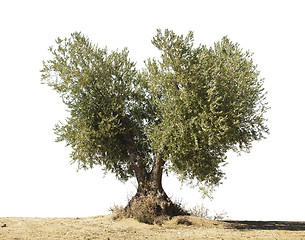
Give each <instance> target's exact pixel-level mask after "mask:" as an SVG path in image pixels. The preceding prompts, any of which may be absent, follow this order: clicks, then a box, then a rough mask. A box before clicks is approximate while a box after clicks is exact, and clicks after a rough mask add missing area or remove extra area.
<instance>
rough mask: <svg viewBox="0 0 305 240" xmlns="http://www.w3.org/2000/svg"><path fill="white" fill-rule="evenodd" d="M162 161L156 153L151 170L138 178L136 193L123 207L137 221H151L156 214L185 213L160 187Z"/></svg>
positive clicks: (171, 214) (173, 214) (170, 215)
mask: <svg viewBox="0 0 305 240" xmlns="http://www.w3.org/2000/svg"><path fill="white" fill-rule="evenodd" d="M164 163H165V162H164V161H163V160H162V157H161V156H159V155H157V156H156V159H155V165H154V167H153V169H152V171H151V172H150V173H149V174H146V175H145V176H146V177H145V178H143V179H140V182H138V189H137V193H136V195H135V196H134V197H133V198H132V199H131V200H130V201H129V203H128V205H127V207H126V208H125V210H126V211H127V212H128V213H129V215H130V216H132V217H135V218H137V219H138V220H139V221H142V222H147V223H152V222H151V219H154V218H155V217H157V216H169V217H173V216H178V215H186V214H187V213H186V212H185V211H184V210H183V209H182V208H181V207H180V206H178V205H177V204H174V203H173V202H172V201H171V200H170V198H169V197H168V196H167V194H166V193H165V191H164V189H163V187H162V172H163V166H164ZM137 179H139V178H138V177H137Z"/></svg>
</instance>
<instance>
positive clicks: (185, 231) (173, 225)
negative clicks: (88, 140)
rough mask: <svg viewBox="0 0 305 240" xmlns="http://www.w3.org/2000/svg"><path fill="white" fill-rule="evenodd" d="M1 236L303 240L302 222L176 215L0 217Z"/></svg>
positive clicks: (32, 237)
mask: <svg viewBox="0 0 305 240" xmlns="http://www.w3.org/2000/svg"><path fill="white" fill-rule="evenodd" d="M0 239H1V240H2V239H5V240H9V239H14V240H18V239H88V240H89V239H92V240H93V239H105V240H108V239H109V240H113V239H159V240H162V239H185V240H186V239H305V222H250V221H248V222H240V221H211V220H205V219H203V218H198V217H175V218H173V219H172V220H170V221H166V222H163V224H162V225H157V224H156V225H147V224H144V223H139V222H137V221H136V220H134V219H121V220H113V218H112V216H111V215H107V216H97V217H88V218H0Z"/></svg>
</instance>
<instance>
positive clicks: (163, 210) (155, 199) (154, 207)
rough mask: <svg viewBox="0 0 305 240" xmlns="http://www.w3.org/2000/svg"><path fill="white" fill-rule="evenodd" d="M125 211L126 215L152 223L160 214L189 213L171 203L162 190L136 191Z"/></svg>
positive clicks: (167, 215)
mask: <svg viewBox="0 0 305 240" xmlns="http://www.w3.org/2000/svg"><path fill="white" fill-rule="evenodd" d="M125 212H126V214H127V216H128V217H133V218H136V219H137V220H138V221H139V222H144V223H148V224H153V223H154V222H155V220H156V219H158V218H159V217H160V216H162V217H168V218H171V217H174V216H179V215H189V214H188V213H187V212H186V211H184V210H183V209H182V208H181V207H180V206H179V205H177V204H175V203H173V202H172V201H171V200H170V198H168V196H167V195H166V193H165V192H164V190H162V191H145V192H141V191H140V192H139V191H138V192H137V194H136V195H135V196H134V197H133V198H132V199H131V200H130V201H129V203H128V205H127V206H126V207H125Z"/></svg>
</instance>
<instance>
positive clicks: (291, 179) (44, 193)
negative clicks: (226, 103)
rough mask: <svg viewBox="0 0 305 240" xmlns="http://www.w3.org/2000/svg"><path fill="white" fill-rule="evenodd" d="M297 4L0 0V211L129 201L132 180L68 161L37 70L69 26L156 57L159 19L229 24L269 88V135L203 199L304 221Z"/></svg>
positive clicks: (55, 111) (139, 57) (174, 192)
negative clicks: (154, 39)
mask: <svg viewBox="0 0 305 240" xmlns="http://www.w3.org/2000/svg"><path fill="white" fill-rule="evenodd" d="M304 9H305V8H304V6H303V1H301V0H300V1H296V0H287V1H271V0H270V1H266V0H259V1H257V0H256V1H244V0H243V1H227V0H224V1H220V0H216V1H215V0H214V1H195V0H188V1H177V0H175V1H167V0H157V1H156V0H154V1H118V0H112V1H93V0H86V1H75V0H73V1H72V0H71V1H70V0H60V1H59V0H56V1H54V0H52V1H21V0H20V1H14V0H3V1H1V2H0V84H1V85H0V107H1V108H0V114H1V115H0V134H1V135H0V136H1V137H0V216H2V217H9V216H20V217H72V216H73V217H74V216H78V217H83V216H95V215H100V214H107V213H108V209H109V207H111V206H113V205H114V203H116V204H125V203H126V201H127V197H128V196H130V195H131V194H132V192H133V191H134V186H133V184H132V183H128V184H126V185H124V184H122V183H120V182H118V181H117V180H115V178H114V177H113V176H112V175H107V176H106V177H105V178H103V173H102V172H101V170H100V168H96V169H93V170H88V171H80V172H76V167H77V166H76V165H70V164H69V161H70V159H69V153H70V149H69V148H66V147H65V144H64V143H55V142H54V140H55V138H56V136H55V135H54V133H53V130H52V129H53V128H54V125H55V124H56V123H57V122H58V121H59V120H64V119H65V117H66V116H67V113H66V111H65V106H64V105H63V103H62V102H61V100H60V98H59V96H58V95H57V94H56V93H55V92H53V91H52V90H51V89H50V88H49V87H47V86H45V85H41V84H40V72H39V70H40V69H41V68H42V61H43V60H47V59H48V58H49V57H50V54H49V52H48V47H49V46H51V45H55V42H54V40H55V39H56V38H57V37H69V36H70V33H72V32H74V31H81V32H82V33H83V34H85V35H87V36H88V37H89V38H90V39H91V40H92V41H93V42H94V43H98V44H99V46H101V47H104V46H108V48H109V49H110V50H115V49H117V48H118V49H122V48H123V47H128V48H129V50H130V57H131V58H132V60H134V61H136V62H137V63H138V67H139V68H140V67H143V60H145V59H147V58H149V57H154V56H155V57H156V56H158V51H157V50H156V49H154V47H153V46H152V44H151V42H150V41H151V39H152V37H153V36H154V35H155V34H156V29H157V28H161V29H165V28H169V29H172V30H174V31H175V32H176V33H178V34H187V32H188V31H189V30H193V31H194V33H195V43H197V44H198V43H203V44H206V45H208V46H212V44H213V42H215V41H217V40H220V39H221V38H222V37H223V36H224V35H228V37H229V38H230V39H231V40H232V41H234V42H238V43H240V45H241V47H243V48H244V49H245V50H247V49H249V50H250V51H251V52H254V57H253V58H254V61H255V63H256V64H258V69H259V70H260V71H261V77H262V78H265V88H266V90H267V91H268V95H267V97H268V98H267V100H268V102H269V106H270V107H271V110H270V111H269V112H268V115H267V117H268V118H269V122H268V125H269V127H270V135H269V136H268V138H267V139H266V140H263V141H261V142H257V143H255V144H254V145H253V148H252V150H251V153H250V154H246V153H244V154H242V155H241V156H240V157H237V156H236V154H229V157H228V162H229V164H228V165H227V166H226V167H225V168H224V171H225V172H226V173H227V179H225V180H224V182H223V184H222V185H221V186H220V187H219V188H218V189H217V191H216V192H215V194H214V197H215V198H214V200H213V201H212V202H209V201H206V202H205V204H206V205H207V206H209V208H211V209H212V211H213V210H215V211H217V212H221V211H223V210H224V211H226V212H227V213H228V215H229V217H230V218H231V219H239V220H244V219H246V220H294V221H297V220H299V221H301V220H302V221H305V207H304V203H305V194H304V183H305V174H304V170H305V157H304V143H305V141H304V136H305V130H304V113H303V112H304V102H305V101H304V100H305V99H304V86H305V84H304V63H305V60H304V56H305V30H304V23H305V14H304ZM164 187H165V190H166V191H167V192H168V195H169V196H173V198H174V199H180V200H182V201H183V202H184V203H185V204H187V205H188V206H193V205H195V204H200V203H201V202H202V200H201V198H200V194H199V193H198V191H197V189H194V190H190V189H188V188H186V187H183V188H182V189H181V188H180V184H179V183H178V182H177V181H176V180H175V179H174V178H165V179H164Z"/></svg>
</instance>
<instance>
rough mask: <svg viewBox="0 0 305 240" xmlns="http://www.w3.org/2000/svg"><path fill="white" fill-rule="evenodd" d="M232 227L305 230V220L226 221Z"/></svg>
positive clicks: (242, 228) (240, 228) (241, 228)
mask: <svg viewBox="0 0 305 240" xmlns="http://www.w3.org/2000/svg"><path fill="white" fill-rule="evenodd" d="M224 222H227V223H230V224H231V226H232V228H236V229H239V230H287V231H305V222H278V221H224Z"/></svg>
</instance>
